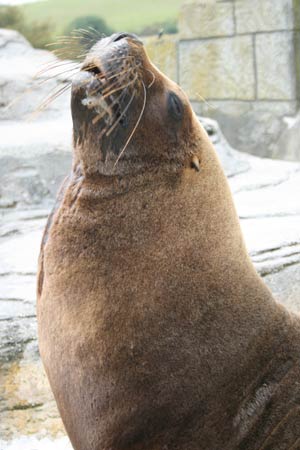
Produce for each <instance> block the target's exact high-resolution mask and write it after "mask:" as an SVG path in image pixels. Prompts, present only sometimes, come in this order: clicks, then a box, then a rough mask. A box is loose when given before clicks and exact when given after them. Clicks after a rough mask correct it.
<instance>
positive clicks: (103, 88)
mask: <svg viewBox="0 0 300 450" xmlns="http://www.w3.org/2000/svg"><path fill="white" fill-rule="evenodd" d="M72 117H73V126H74V147H75V160H76V161H77V163H79V164H80V166H81V169H82V170H83V172H84V173H85V175H86V176H89V175H91V176H93V175H95V174H97V173H100V174H103V175H113V174H128V173H134V172H139V171H145V170H155V169H156V168H157V167H165V168H166V169H167V170H171V171H174V170H175V171H176V170H180V168H182V167H184V166H185V165H186V164H191V161H192V160H193V148H192V146H191V142H194V141H195V137H192V136H191V135H192V134H195V135H196V136H197V135H198V134H197V133H199V127H200V126H199V123H198V120H197V119H196V117H195V115H194V113H193V112H192V108H191V106H190V103H189V101H188V98H187V96H186V95H185V93H184V92H183V91H182V90H181V88H180V87H179V86H178V85H177V84H176V83H174V82H173V81H171V80H170V79H168V78H167V77H166V76H165V75H163V74H162V73H161V72H160V71H159V70H158V69H157V68H156V67H155V66H154V65H153V64H152V63H151V61H150V60H149V57H148V56H147V54H146V51H145V49H144V46H143V43H142V42H141V41H140V40H139V38H138V37H137V36H136V35H134V34H129V33H117V34H113V35H112V36H110V37H106V38H103V39H101V40H99V41H98V42H97V43H96V44H95V45H94V46H93V47H92V48H91V50H90V51H89V53H88V55H87V56H86V58H85V60H84V62H83V64H82V66H81V70H80V71H79V73H78V74H77V76H76V77H75V78H74V80H73V84H72ZM195 147H196V146H195Z"/></svg>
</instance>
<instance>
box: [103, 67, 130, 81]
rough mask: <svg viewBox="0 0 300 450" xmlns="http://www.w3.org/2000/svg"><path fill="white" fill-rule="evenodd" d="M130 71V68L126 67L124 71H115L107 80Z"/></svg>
mask: <svg viewBox="0 0 300 450" xmlns="http://www.w3.org/2000/svg"><path fill="white" fill-rule="evenodd" d="M129 71H130V69H124V70H122V72H117V71H114V74H113V75H112V76H111V77H108V78H107V80H111V79H112V78H115V77H117V76H120V75H123V74H126V73H128V72H129Z"/></svg>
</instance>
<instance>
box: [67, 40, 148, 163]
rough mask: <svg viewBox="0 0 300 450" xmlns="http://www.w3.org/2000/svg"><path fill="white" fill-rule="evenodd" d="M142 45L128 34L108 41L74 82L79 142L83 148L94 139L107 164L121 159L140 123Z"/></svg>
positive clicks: (100, 45) (90, 56)
mask: <svg viewBox="0 0 300 450" xmlns="http://www.w3.org/2000/svg"><path fill="white" fill-rule="evenodd" d="M141 46H142V43H141V41H139V39H138V38H137V37H136V36H135V35H131V34H128V33H118V34H115V35H112V36H111V37H110V38H104V39H102V40H100V41H99V42H98V43H97V44H96V45H95V46H94V47H93V48H92V49H91V51H90V53H89V54H88V56H87V57H86V59H85V61H84V62H83V65H82V67H81V70H80V71H79V73H78V74H77V75H76V76H75V77H74V79H73V83H72V102H71V106H72V117H73V125H74V140H75V143H78V144H79V145H82V144H83V142H84V141H85V140H86V139H87V138H88V139H89V141H90V140H91V136H93V139H94V140H96V141H97V143H98V146H99V151H100V153H101V160H102V162H104V163H105V162H107V160H108V159H109V155H110V154H113V155H115V159H116V158H117V157H118V155H119V154H120V152H121V151H122V145H123V144H124V143H125V142H126V138H127V136H128V129H130V124H131V123H132V122H134V121H135V120H136V116H137V114H136V111H138V104H139V103H140V102H139V95H138V93H139V90H140V89H141V87H142V70H141V68H142V62H141V59H140V49H141ZM134 106H137V107H134ZM129 131H130V130H129Z"/></svg>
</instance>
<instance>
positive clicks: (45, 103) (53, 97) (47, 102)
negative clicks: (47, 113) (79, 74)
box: [28, 82, 72, 121]
mask: <svg viewBox="0 0 300 450" xmlns="http://www.w3.org/2000/svg"><path fill="white" fill-rule="evenodd" d="M71 85H72V83H71V82H70V83H68V84H67V85H65V86H63V87H62V88H60V89H58V90H57V91H56V92H54V93H53V94H50V95H49V96H48V97H47V98H46V99H45V100H43V101H42V102H41V104H40V105H39V106H38V107H37V109H36V110H35V111H34V112H33V113H31V114H30V115H29V119H28V120H29V121H31V120H33V119H34V118H35V117H36V116H37V115H38V114H40V113H41V112H42V111H44V110H45V109H46V108H47V107H48V106H49V105H50V104H51V103H52V102H53V101H54V100H56V99H57V98H58V97H60V95H62V94H63V93H64V92H66V91H67V90H68V89H70V87H71Z"/></svg>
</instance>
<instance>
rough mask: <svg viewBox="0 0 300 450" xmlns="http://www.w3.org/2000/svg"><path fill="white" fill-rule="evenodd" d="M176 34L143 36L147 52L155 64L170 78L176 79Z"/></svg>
mask: <svg viewBox="0 0 300 450" xmlns="http://www.w3.org/2000/svg"><path fill="white" fill-rule="evenodd" d="M177 41H178V36H177V35H167V36H166V35H163V36H162V37H161V38H158V37H157V36H150V37H144V38H143V42H144V45H145V46H146V49H147V53H148V55H149V57H150V59H151V60H152V61H155V65H156V66H157V67H158V68H159V70H161V71H162V72H163V73H165V74H166V75H167V76H168V77H169V78H171V80H174V81H178V74H177Z"/></svg>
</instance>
